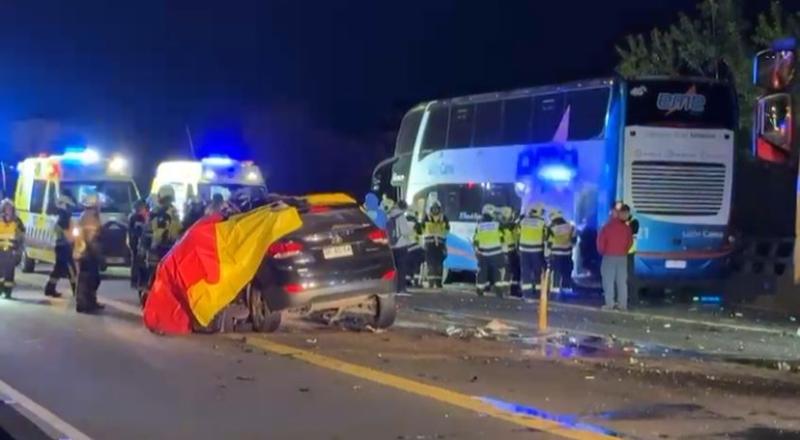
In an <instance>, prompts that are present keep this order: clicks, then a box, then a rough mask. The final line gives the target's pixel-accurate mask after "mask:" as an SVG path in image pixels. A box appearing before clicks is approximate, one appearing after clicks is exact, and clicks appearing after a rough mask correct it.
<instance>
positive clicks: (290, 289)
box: [283, 284, 303, 293]
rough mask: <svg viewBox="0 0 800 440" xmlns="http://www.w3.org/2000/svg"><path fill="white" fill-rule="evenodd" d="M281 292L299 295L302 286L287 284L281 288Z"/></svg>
mask: <svg viewBox="0 0 800 440" xmlns="http://www.w3.org/2000/svg"><path fill="white" fill-rule="evenodd" d="M283 290H285V291H286V293H300V292H302V291H303V285H302V284H287V285H285V286H283Z"/></svg>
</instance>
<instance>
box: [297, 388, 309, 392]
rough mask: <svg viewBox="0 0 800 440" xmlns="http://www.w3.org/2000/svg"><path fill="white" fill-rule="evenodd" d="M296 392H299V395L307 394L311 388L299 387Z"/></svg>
mask: <svg viewBox="0 0 800 440" xmlns="http://www.w3.org/2000/svg"><path fill="white" fill-rule="evenodd" d="M297 391H300V392H301V393H307V392H309V391H311V388H307V387H300V388H298V389H297Z"/></svg>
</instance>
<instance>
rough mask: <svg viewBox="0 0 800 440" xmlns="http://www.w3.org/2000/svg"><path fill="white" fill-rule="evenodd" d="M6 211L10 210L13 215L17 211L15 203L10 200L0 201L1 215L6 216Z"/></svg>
mask: <svg viewBox="0 0 800 440" xmlns="http://www.w3.org/2000/svg"><path fill="white" fill-rule="evenodd" d="M6 210H10V212H11V213H13V212H14V211H15V209H14V202H12V201H11V200H10V199H3V200H0V214H5V213H6Z"/></svg>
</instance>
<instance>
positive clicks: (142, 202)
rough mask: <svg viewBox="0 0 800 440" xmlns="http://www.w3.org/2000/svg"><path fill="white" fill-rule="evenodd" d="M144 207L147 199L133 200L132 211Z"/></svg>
mask: <svg viewBox="0 0 800 440" xmlns="http://www.w3.org/2000/svg"><path fill="white" fill-rule="evenodd" d="M144 208H147V200H145V199H139V200H137V201H135V202H133V210H134V211H138V210H140V209H144Z"/></svg>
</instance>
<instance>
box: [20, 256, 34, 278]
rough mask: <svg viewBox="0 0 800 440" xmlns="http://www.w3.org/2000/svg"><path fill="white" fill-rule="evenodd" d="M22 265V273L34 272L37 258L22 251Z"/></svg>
mask: <svg viewBox="0 0 800 440" xmlns="http://www.w3.org/2000/svg"><path fill="white" fill-rule="evenodd" d="M20 266H22V273H33V270H34V269H36V260H34V259H33V258H30V257H29V256H28V253H27V252H25V251H22V261H21V262H20Z"/></svg>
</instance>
